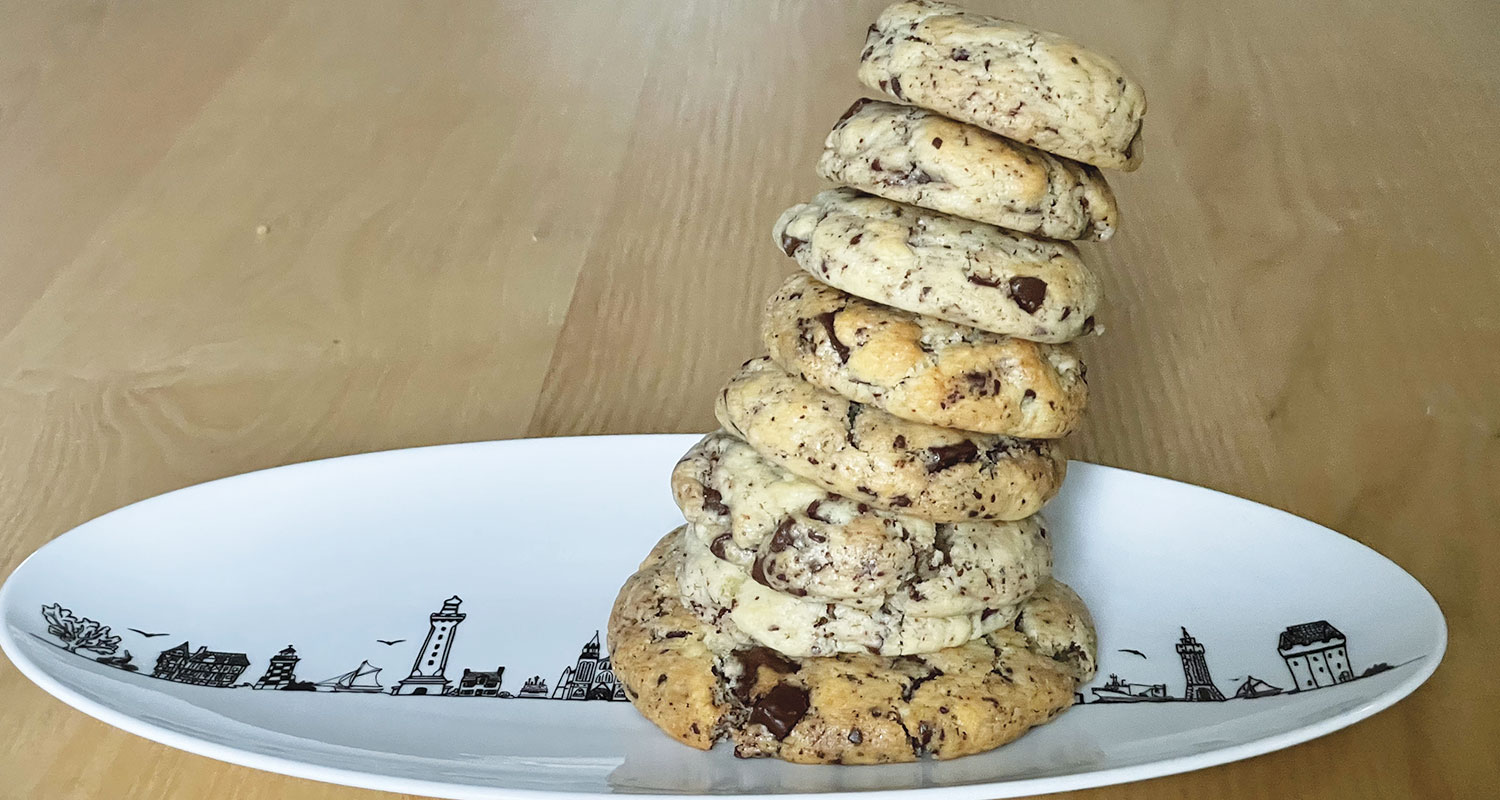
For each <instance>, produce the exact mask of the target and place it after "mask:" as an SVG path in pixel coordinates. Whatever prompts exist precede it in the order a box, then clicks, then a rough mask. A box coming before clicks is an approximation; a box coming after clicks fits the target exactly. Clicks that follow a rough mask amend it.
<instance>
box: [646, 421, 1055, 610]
mask: <svg viewBox="0 0 1500 800" xmlns="http://www.w3.org/2000/svg"><path fill="white" fill-rule="evenodd" d="M672 494H673V496H674V497H675V498H676V500H677V504H678V506H680V507H681V508H682V512H683V516H685V517H686V518H687V520H688V522H690V523H692V524H691V525H689V526H688V535H689V536H695V537H697V538H698V540H699V544H700V547H701V548H703V549H707V550H708V551H709V552H710V553H711V554H712V555H713V556H715V557H716V558H719V559H721V560H723V561H726V562H728V563H729V564H732V565H734V566H735V567H736V568H737V569H738V570H740V573H741V575H748V576H749V577H750V578H751V579H752V580H754V581H755V582H757V583H760V584H761V585H763V586H765V587H766V588H768V589H771V590H774V591H777V592H781V593H783V594H786V595H789V596H792V597H797V598H804V599H809V600H812V601H822V602H835V603H839V604H842V605H850V606H854V607H857V608H863V609H867V610H870V609H879V608H881V607H883V606H889V607H891V608H892V609H895V610H897V611H899V612H900V613H902V614H906V615H911V616H918V617H942V616H954V615H960V614H972V613H975V612H982V611H985V610H987V609H991V608H1000V607H1004V606H1008V605H1011V604H1014V603H1016V602H1018V601H1020V600H1022V599H1024V598H1026V597H1027V596H1029V595H1030V594H1031V593H1032V592H1034V591H1035V590H1036V587H1037V585H1038V584H1039V583H1040V582H1041V581H1043V580H1044V579H1045V578H1046V577H1047V576H1048V575H1050V574H1051V572H1052V544H1051V540H1050V539H1049V538H1048V535H1047V528H1046V522H1045V520H1043V519H1042V518H1041V516H1040V515H1033V516H1030V517H1027V518H1026V519H1023V520H1018V521H1015V522H999V521H976V522H952V523H934V522H929V521H927V520H924V519H919V518H917V517H912V516H908V515H905V514H894V513H891V512H888V511H881V510H880V509H877V508H874V507H872V506H870V505H869V504H867V503H863V502H860V501H856V500H850V499H848V498H845V497H840V496H839V495H836V494H830V493H828V492H826V491H824V490H823V489H821V488H819V487H817V486H815V485H813V484H811V483H809V482H807V481H805V480H803V479H801V478H798V477H796V476H794V475H792V474H791V473H789V472H787V471H785V470H783V469H781V468H780V467H778V466H776V465H775V464H773V463H771V462H770V461H768V460H767V459H765V458H764V457H762V456H761V455H760V454H759V453H757V452H755V449H754V448H752V447H750V445H748V444H745V443H744V442H742V441H740V440H739V439H736V438H735V437H733V436H730V435H728V434H726V433H723V432H718V433H711V434H709V435H708V436H705V437H704V438H703V439H702V440H701V441H699V442H698V443H697V444H696V445H694V446H693V448H692V449H691V450H689V451H688V452H687V454H686V455H684V456H683V457H682V460H681V461H679V462H678V463H677V466H676V468H675V469H674V470H673V471H672Z"/></svg>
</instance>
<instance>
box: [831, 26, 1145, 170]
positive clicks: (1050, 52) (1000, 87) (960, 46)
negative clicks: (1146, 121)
mask: <svg viewBox="0 0 1500 800" xmlns="http://www.w3.org/2000/svg"><path fill="white" fill-rule="evenodd" d="M859 79H860V81H861V82H862V83H864V84H865V85H866V86H868V87H870V88H871V89H874V90H876V91H880V92H883V93H885V94H886V95H889V96H890V97H894V98H895V99H897V100H900V101H901V102H903V103H911V104H913V105H918V106H921V107H923V108H928V109H931V110H933V111H936V112H938V113H939V114H942V115H944V116H946V117H951V118H953V119H956V120H961V121H963V122H968V123H971V124H973V125H978V126H979V127H981V128H985V129H987V130H990V131H994V132H995V133H998V134H1000V135H1002V136H1005V137H1007V138H1010V139H1015V140H1016V141H1019V142H1025V143H1026V144H1029V145H1031V146H1033V147H1036V148H1039V149H1042V150H1046V151H1048V152H1050V153H1056V154H1057V155H1060V156H1065V157H1067V158H1071V159H1075V160H1077V161H1082V162H1084V163H1087V164H1093V165H1094V166H1097V167H1118V168H1120V169H1124V170H1133V169H1135V168H1136V167H1137V166H1139V165H1140V163H1141V119H1142V117H1144V116H1145V114H1146V93H1145V91H1144V90H1142V89H1141V85H1140V84H1139V83H1136V82H1135V81H1134V80H1132V79H1131V78H1130V76H1128V75H1126V74H1125V72H1124V70H1122V69H1121V68H1120V65H1119V64H1117V63H1115V61H1114V60H1113V59H1111V58H1109V57H1108V56H1104V55H1100V54H1098V53H1095V52H1092V51H1090V50H1088V49H1086V48H1084V47H1083V46H1082V45H1080V44H1078V43H1077V42H1075V41H1073V40H1071V39H1069V38H1067V37H1065V36H1061V35H1058V34H1055V33H1048V32H1047V31H1039V30H1036V29H1034V28H1028V27H1026V26H1025V25H1020V24H1017V23H1015V22H1010V21H1007V20H1002V19H996V18H995V17H987V16H984V15H982V14H973V13H969V12H967V11H964V10H963V9H961V8H958V7H956V6H951V5H948V4H947V3H941V2H929V1H928V0H917V1H916V2H903V3H896V4H894V5H892V6H890V7H889V8H887V9H886V10H885V11H883V12H881V14H880V18H879V19H877V20H876V21H875V24H874V25H871V26H870V33H869V35H868V36H867V37H866V40H865V48H864V50H863V51H862V52H861V53H860V59H859Z"/></svg>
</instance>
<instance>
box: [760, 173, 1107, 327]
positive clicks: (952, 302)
mask: <svg viewBox="0 0 1500 800" xmlns="http://www.w3.org/2000/svg"><path fill="white" fill-rule="evenodd" d="M773 235H774V237H775V241H776V245H777V246H778V247H780V248H781V250H782V252H784V253H786V254H787V255H789V256H791V257H792V258H794V259H796V261H797V264H798V265H799V266H801V267H802V269H804V270H806V271H807V272H808V273H809V274H811V275H813V276H814V277H816V278H817V279H818V280H820V281H823V282H824V283H827V284H829V285H831V286H835V287H838V288H839V289H842V290H844V291H846V292H849V293H850V294H853V295H856V296H858V297H863V298H865V299H866V300H871V301H874V302H876V303H881V304H884V305H888V306H893V307H895V308H900V309H904V310H906V311H911V312H913V313H917V314H923V315H926V316H930V317H937V318H938V319H942V320H947V321H949V322H956V323H958V324H960V325H970V326H973V327H975V328H979V329H980V330H985V331H990V332H992V333H999V334H1005V335H1009V336H1015V337H1018V338H1021V339H1030V340H1031V341H1035V342H1051V343H1059V342H1066V341H1069V340H1072V339H1076V338H1078V337H1080V336H1084V335H1087V334H1089V333H1091V332H1092V331H1093V330H1094V313H1095V310H1096V309H1097V308H1098V306H1099V299H1100V296H1101V291H1100V288H1099V279H1098V278H1096V277H1095V276H1094V273H1093V272H1092V271H1091V270H1089V268H1088V266H1087V265H1086V264H1085V263H1084V262H1083V257H1082V256H1081V255H1079V253H1078V248H1076V247H1074V246H1073V245H1071V244H1069V243H1067V242H1058V241H1053V240H1051V239H1040V238H1037V237H1034V236H1027V235H1026V234H1022V233H1016V232H1014V231H1007V230H1005V229H1003V228H997V227H995V226H993V225H986V224H985V223H982V222H975V221H973V220H969V219H964V218H962V217H955V216H952V215H951V214H943V213H940V212H937V211H929V210H927V209H925V208H919V207H917V206H913V205H907V204H905V203H897V202H894V201H891V200H886V199H885V198H883V197H874V196H871V195H868V194H864V193H862V192H858V191H855V190H853V189H846V188H841V189H829V190H828V191H825V192H821V193H819V194H818V195H817V196H816V197H814V198H813V199H812V200H810V201H809V202H806V203H802V204H801V205H796V206H793V207H791V208H789V209H787V210H786V212H785V213H783V214H782V215H781V218H780V219H778V220H777V221H776V226H775V229H774V231H773Z"/></svg>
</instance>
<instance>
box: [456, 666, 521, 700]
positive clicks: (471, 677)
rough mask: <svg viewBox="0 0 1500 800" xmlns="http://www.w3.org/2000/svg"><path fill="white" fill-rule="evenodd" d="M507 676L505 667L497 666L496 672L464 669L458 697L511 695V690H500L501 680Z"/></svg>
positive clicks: (459, 682) (459, 683) (457, 693)
mask: <svg viewBox="0 0 1500 800" xmlns="http://www.w3.org/2000/svg"><path fill="white" fill-rule="evenodd" d="M504 677H505V667H495V671H494V672H478V671H475V670H470V669H466V670H464V676H463V677H462V678H460V679H459V681H458V690H457V692H456V693H455V694H456V696H458V697H510V693H509V692H505V693H503V694H502V693H501V692H500V682H501V681H502V680H503V679H504Z"/></svg>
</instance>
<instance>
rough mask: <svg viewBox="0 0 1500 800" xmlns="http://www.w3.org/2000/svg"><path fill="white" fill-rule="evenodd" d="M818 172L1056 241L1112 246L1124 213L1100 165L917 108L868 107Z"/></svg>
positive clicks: (842, 129) (835, 139) (862, 103)
mask: <svg viewBox="0 0 1500 800" xmlns="http://www.w3.org/2000/svg"><path fill="white" fill-rule="evenodd" d="M818 174H819V175H822V176H823V177H825V178H827V179H829V180H831V181H834V182H835V183H843V184H847V185H849V186H853V187H855V188H856V189H862V190H864V191H866V192H869V193H870V194H876V195H880V196H881V197H884V198H887V199H889V200H895V201H898V202H902V203H911V204H913V205H918V206H922V207H923V208H930V209H932V210H934V211H941V212H943V213H945V214H954V215H957V216H960V217H967V218H968V219H972V220H978V221H979V222H987V223H990V224H991V225H998V226H1000V227H1002V228H1010V229H1011V230H1016V231H1021V232H1022V233H1032V234H1038V235H1041V236H1046V237H1049V238H1053V239H1096V240H1101V241H1102V240H1104V239H1108V238H1110V237H1111V236H1113V235H1114V232H1115V227H1116V225H1117V219H1116V218H1117V217H1118V215H1119V211H1118V209H1117V208H1116V205H1115V196H1114V193H1113V192H1111V191H1110V188H1109V184H1108V183H1106V182H1105V180H1104V176H1103V175H1101V174H1099V170H1098V168H1096V167H1091V166H1089V165H1087V164H1080V163H1078V162H1076V161H1070V160H1068V159H1066V158H1062V157H1060V156H1054V155H1052V154H1051V153H1046V152H1043V151H1041V150H1038V149H1036V148H1034V147H1031V146H1029V145H1024V144H1021V143H1020V142H1013V141H1011V140H1009V139H1006V138H1004V137H1001V136H998V135H996V134H994V133H990V132H989V131H987V130H984V129H983V128H978V127H975V126H973V125H969V124H967V123H963V122H958V121H955V120H951V119H948V118H947V117H943V116H939V115H937V114H934V113H932V112H931V111H927V110H924V109H921V108H916V107H914V106H898V105H895V104H892V103H885V102H881V101H878V100H859V101H857V102H855V103H854V105H852V106H850V107H849V110H848V111H846V112H844V116H843V117H841V118H840V119H839V121H838V122H837V123H836V124H835V125H834V126H833V130H832V131H830V132H829V134H828V138H827V139H825V140H824V142H823V155H822V157H821V158H819V159H818Z"/></svg>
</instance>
